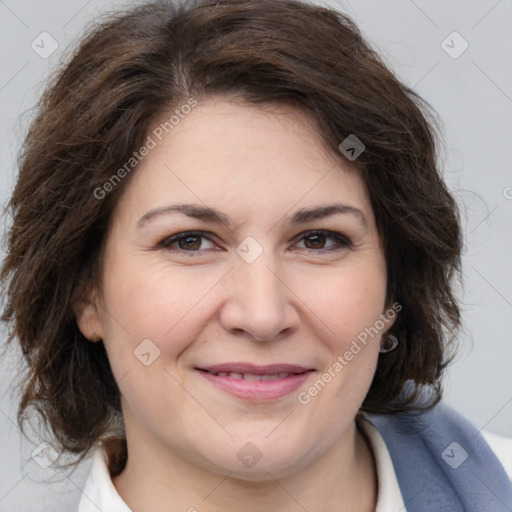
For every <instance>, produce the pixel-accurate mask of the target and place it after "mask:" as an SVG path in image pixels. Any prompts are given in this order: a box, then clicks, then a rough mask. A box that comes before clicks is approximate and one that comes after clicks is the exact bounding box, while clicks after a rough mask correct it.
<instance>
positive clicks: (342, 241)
mask: <svg viewBox="0 0 512 512" xmlns="http://www.w3.org/2000/svg"><path fill="white" fill-rule="evenodd" d="M316 234H320V235H324V236H326V237H327V238H331V239H332V240H334V241H335V242H336V243H337V245H335V246H331V247H324V248H320V249H308V248H307V247H305V248H302V247H301V248H299V249H298V250H300V251H307V252H313V253H320V254H322V253H325V252H336V251H339V250H342V249H347V248H352V247H353V243H352V241H351V240H350V238H349V237H347V236H346V235H343V234H341V233H338V232H336V231H330V230H326V229H309V230H306V231H303V232H301V233H299V234H298V235H297V236H295V237H294V238H293V239H292V240H291V241H290V242H293V243H294V245H295V244H297V243H299V242H300V241H302V240H304V239H306V238H307V237H308V236H312V235H316ZM187 236H197V237H201V238H205V239H207V240H208V241H210V242H212V243H216V242H215V239H218V237H217V236H216V235H215V234H213V233H211V232H209V231H201V230H190V231H182V232H180V233H176V234H175V235H171V236H168V237H165V238H164V239H163V240H162V241H161V242H160V243H159V244H158V248H160V249H164V250H166V251H169V252H175V253H176V252H177V253H181V254H183V253H187V255H190V256H192V255H194V253H195V254H202V253H203V252H204V251H206V250H209V251H211V250H212V249H195V250H189V251H187V250H186V249H179V248H178V249H171V248H169V246H170V245H171V244H173V243H176V242H177V241H178V240H179V239H181V238H185V237H187ZM213 250H218V249H213Z"/></svg>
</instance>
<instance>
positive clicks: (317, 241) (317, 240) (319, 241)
mask: <svg viewBox="0 0 512 512" xmlns="http://www.w3.org/2000/svg"><path fill="white" fill-rule="evenodd" d="M308 240H309V241H311V240H312V241H313V243H312V244H308ZM324 243H325V235H321V234H318V235H309V236H308V237H307V238H306V247H307V248H308V249H318V247H319V246H320V248H322V246H323V245H324Z"/></svg>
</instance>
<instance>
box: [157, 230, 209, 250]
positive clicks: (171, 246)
mask: <svg viewBox="0 0 512 512" xmlns="http://www.w3.org/2000/svg"><path fill="white" fill-rule="evenodd" d="M208 244H209V245H208ZM159 247H161V248H162V249H165V250H167V251H181V252H182V253H184V252H189V253H193V252H198V253H200V252H202V251H203V250H208V249H213V248H214V243H213V242H212V240H211V239H210V237H208V235H207V234H206V233H203V232H202V231H189V232H183V233H178V234H177V235H174V236H171V237H169V238H166V239H165V240H163V241H162V242H160V244H159Z"/></svg>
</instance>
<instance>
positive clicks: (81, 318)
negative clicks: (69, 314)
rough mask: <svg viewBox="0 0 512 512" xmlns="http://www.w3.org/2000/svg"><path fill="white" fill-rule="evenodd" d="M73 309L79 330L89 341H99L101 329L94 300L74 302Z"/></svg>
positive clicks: (101, 335)
mask: <svg viewBox="0 0 512 512" xmlns="http://www.w3.org/2000/svg"><path fill="white" fill-rule="evenodd" d="M73 311H74V313H75V318H76V323H77V325H78V329H79V330H80V332H81V333H82V334H83V335H84V336H85V337H86V338H87V339H88V340H90V341H93V342H96V341H101V340H102V339H103V329H102V326H101V321H100V317H99V312H98V307H97V305H96V301H93V300H85V299H82V300H79V301H77V302H76V303H75V304H74V306H73Z"/></svg>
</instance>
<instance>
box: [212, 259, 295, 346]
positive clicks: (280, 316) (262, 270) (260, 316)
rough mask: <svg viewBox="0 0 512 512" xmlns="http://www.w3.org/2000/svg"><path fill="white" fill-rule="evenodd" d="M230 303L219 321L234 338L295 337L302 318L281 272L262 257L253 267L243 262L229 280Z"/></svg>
mask: <svg viewBox="0 0 512 512" xmlns="http://www.w3.org/2000/svg"><path fill="white" fill-rule="evenodd" d="M225 286H226V290H227V297H228V298H227V300H226V301H225V302H224V303H223V307H222V310H221V314H220V321H221V324H222V326H223V328H224V329H225V330H226V331H228V332H230V333H231V334H236V335H238V336H240V335H245V336H246V337H249V338H250V339H252V340H254V341H273V340H277V339H278V338H280V337H281V338H282V337H283V336H285V335H289V334H290V333H292V332H293V331H294V330H295V329H296V328H297V326H298V323H299V315H298V312H297V309H296V304H295V299H296V298H295V296H294V294H293V291H292V290H291V289H290V288H289V286H288V285H287V283H286V279H285V277H284V275H283V272H282V268H281V267H280V266H279V265H277V264H276V262H275V261H274V259H273V258H272V257H267V256H266V255H265V253H263V254H262V255H261V256H260V257H259V258H258V259H257V260H256V261H254V262H253V263H247V262H245V261H244V260H243V259H242V258H239V260H238V261H236V262H235V268H234V269H233V270H232V271H231V272H229V274H228V275H227V276H226V281H225Z"/></svg>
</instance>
